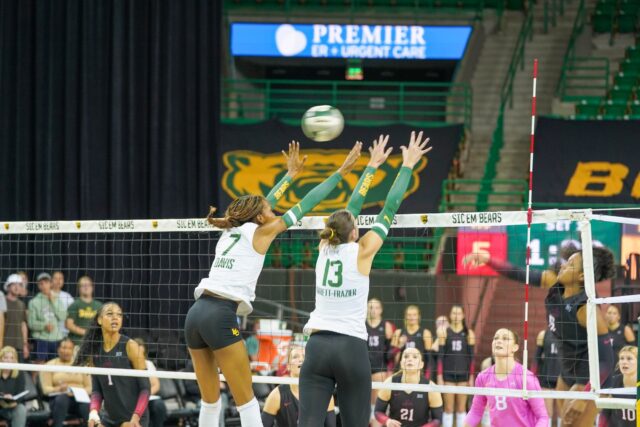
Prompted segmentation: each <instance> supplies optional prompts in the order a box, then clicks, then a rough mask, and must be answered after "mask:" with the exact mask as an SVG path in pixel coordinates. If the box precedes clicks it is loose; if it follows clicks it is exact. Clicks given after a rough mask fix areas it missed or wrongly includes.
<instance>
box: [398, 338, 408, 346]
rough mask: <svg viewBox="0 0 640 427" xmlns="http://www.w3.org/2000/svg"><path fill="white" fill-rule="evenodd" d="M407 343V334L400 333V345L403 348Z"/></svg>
mask: <svg viewBox="0 0 640 427" xmlns="http://www.w3.org/2000/svg"><path fill="white" fill-rule="evenodd" d="M405 345H407V336H406V335H400V338H398V347H399V348H400V349H403V348H404V346H405Z"/></svg>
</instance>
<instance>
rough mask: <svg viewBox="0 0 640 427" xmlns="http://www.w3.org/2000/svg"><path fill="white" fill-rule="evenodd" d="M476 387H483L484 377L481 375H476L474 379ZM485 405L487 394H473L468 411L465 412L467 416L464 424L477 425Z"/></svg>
mask: <svg viewBox="0 0 640 427" xmlns="http://www.w3.org/2000/svg"><path fill="white" fill-rule="evenodd" d="M476 387H484V377H483V376H482V374H481V375H479V376H478V379H477V380H476ZM486 407H487V396H483V395H480V394H477V395H475V396H473V402H472V403H471V408H470V409H469V413H467V417H466V418H465V419H464V422H465V423H466V424H469V425H470V426H477V425H478V424H480V421H481V420H482V415H483V414H484V408H486Z"/></svg>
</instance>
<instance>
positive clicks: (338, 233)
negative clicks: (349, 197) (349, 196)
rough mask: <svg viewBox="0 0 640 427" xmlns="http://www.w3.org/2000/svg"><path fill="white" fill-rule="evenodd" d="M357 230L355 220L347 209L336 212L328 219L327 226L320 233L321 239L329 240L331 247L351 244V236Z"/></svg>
mask: <svg viewBox="0 0 640 427" xmlns="http://www.w3.org/2000/svg"><path fill="white" fill-rule="evenodd" d="M354 228H355V220H354V217H353V215H352V214H351V212H349V211H348V210H346V209H341V210H339V211H335V212H334V213H332V214H331V216H330V217H329V218H328V219H327V224H326V226H325V228H324V230H322V231H321V232H320V238H321V239H322V240H327V241H328V242H329V244H330V245H331V246H338V245H340V244H342V243H348V242H349V235H350V234H351V232H352V231H353V230H354Z"/></svg>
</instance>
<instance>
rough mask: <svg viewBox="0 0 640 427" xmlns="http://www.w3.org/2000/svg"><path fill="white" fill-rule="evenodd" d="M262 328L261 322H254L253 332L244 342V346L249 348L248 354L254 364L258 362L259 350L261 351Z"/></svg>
mask: <svg viewBox="0 0 640 427" xmlns="http://www.w3.org/2000/svg"><path fill="white" fill-rule="evenodd" d="M259 327H260V321H259V320H256V321H255V322H253V331H252V332H251V333H250V334H249V336H247V338H246V339H245V340H244V345H245V346H247V354H248V355H249V359H251V361H252V362H257V361H258V350H259V349H260V343H259V342H258V337H257V336H256V335H257V333H258V328H259Z"/></svg>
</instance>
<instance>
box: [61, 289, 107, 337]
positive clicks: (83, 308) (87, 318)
mask: <svg viewBox="0 0 640 427" xmlns="http://www.w3.org/2000/svg"><path fill="white" fill-rule="evenodd" d="M78 295H79V297H78V298H76V300H75V301H74V302H73V304H71V305H70V306H69V308H68V309H67V319H66V323H65V326H66V327H67V329H68V330H69V338H71V339H72V340H73V343H74V344H75V345H80V344H81V343H82V339H83V338H84V335H85V334H86V333H87V330H88V329H89V327H90V326H91V322H93V319H94V318H95V317H96V314H98V310H100V307H102V303H101V302H100V301H98V300H95V299H93V280H92V279H91V277H89V276H82V277H80V278H79V279H78Z"/></svg>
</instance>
